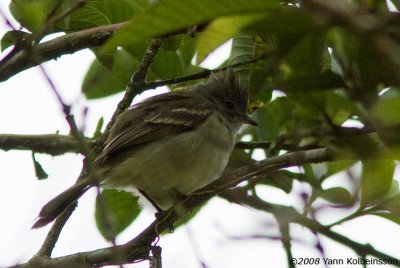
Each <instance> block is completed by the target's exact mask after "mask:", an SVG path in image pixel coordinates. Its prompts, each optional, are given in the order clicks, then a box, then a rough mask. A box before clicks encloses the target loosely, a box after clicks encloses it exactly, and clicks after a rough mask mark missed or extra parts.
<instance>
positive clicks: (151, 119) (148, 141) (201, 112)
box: [32, 70, 257, 228]
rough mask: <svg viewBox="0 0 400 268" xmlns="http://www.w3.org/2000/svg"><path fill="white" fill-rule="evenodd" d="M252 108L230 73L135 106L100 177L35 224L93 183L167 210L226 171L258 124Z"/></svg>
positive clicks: (119, 125)
mask: <svg viewBox="0 0 400 268" xmlns="http://www.w3.org/2000/svg"><path fill="white" fill-rule="evenodd" d="M247 105H248V90H247V88H246V87H245V85H244V84H243V83H241V82H240V80H239V78H238V77H237V75H235V73H234V72H233V70H228V71H225V72H218V73H211V75H210V77H209V79H208V80H207V81H205V82H200V83H197V84H195V85H193V86H190V87H188V88H187V89H186V90H184V91H180V92H168V93H164V94H160V95H156V96H153V97H150V98H147V99H145V100H143V101H141V102H139V103H137V104H135V105H133V106H131V107H130V108H129V109H128V110H126V111H124V112H122V113H121V114H120V115H119V116H118V117H117V119H116V121H115V123H114V124H113V126H112V127H111V129H110V132H109V136H108V138H107V139H106V141H105V145H104V149H103V150H102V151H101V152H100V153H99V154H98V155H97V156H95V157H94V160H93V165H92V167H91V170H95V174H96V176H95V177H96V179H93V177H94V176H90V175H89V176H85V177H84V178H83V179H80V180H78V181H77V183H76V184H74V185H73V186H71V187H70V188H68V189H67V190H65V191H64V192H62V193H61V194H59V195H57V196H56V197H55V198H53V199H52V200H50V201H49V202H48V203H47V204H46V205H45V206H44V207H43V208H42V209H41V211H40V213H39V216H38V217H37V219H36V221H35V223H34V224H33V226H32V228H40V227H43V226H45V225H47V224H48V223H50V222H52V221H53V220H54V219H55V218H56V217H57V216H58V215H59V214H60V213H61V212H62V211H63V210H64V209H65V208H66V207H68V205H69V204H71V203H73V202H75V201H76V200H77V199H78V198H80V196H82V195H83V193H85V192H86V191H87V190H88V189H89V188H90V187H92V186H94V185H100V186H101V187H104V188H114V189H119V190H124V191H128V192H132V193H135V194H136V193H137V192H139V193H140V195H143V196H144V197H145V198H146V199H147V200H148V201H150V203H151V204H152V205H153V206H154V207H155V208H156V209H157V210H158V211H165V210H168V209H169V208H171V207H173V206H174V205H175V204H176V203H177V202H178V201H179V200H182V197H184V196H188V195H190V194H191V193H193V192H194V191H196V190H198V189H200V188H202V187H204V186H206V185H208V184H210V183H211V182H213V181H215V180H216V179H217V178H218V177H219V176H220V175H221V174H222V172H223V171H224V169H225V167H226V166H227V163H228V160H229V157H230V154H231V153H232V150H233V148H234V145H235V140H236V136H237V133H238V131H239V129H240V127H241V125H242V124H249V125H254V126H256V125H257V123H256V122H255V121H254V120H253V119H252V118H250V117H249V116H248V115H247Z"/></svg>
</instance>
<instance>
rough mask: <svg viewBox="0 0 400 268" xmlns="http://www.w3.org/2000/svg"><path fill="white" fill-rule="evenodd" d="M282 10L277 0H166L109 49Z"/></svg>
mask: <svg viewBox="0 0 400 268" xmlns="http://www.w3.org/2000/svg"><path fill="white" fill-rule="evenodd" d="M280 7H281V4H280V1H278V0H269V1H265V0H237V1H230V0H219V1H215V0H202V1H198V0H164V1H159V2H158V3H156V4H155V5H153V6H152V7H151V8H149V9H148V10H146V11H145V12H143V13H141V14H140V15H138V16H137V17H135V18H134V19H133V20H132V23H131V24H130V25H128V26H127V27H125V28H124V29H122V30H121V31H119V32H118V34H117V35H116V36H115V37H114V38H112V39H111V40H110V41H109V42H108V44H107V45H106V47H107V49H109V48H110V47H116V46H118V45H122V46H126V45H129V44H131V43H135V42H138V41H141V40H144V39H147V38H150V37H155V36H163V35H165V34H168V33H171V32H174V31H177V30H181V29H184V28H185V27H188V26H191V25H197V24H202V23H207V22H209V21H211V20H213V19H215V18H218V17H222V16H229V15H237V14H246V13H251V12H263V11H268V10H271V9H279V8H280Z"/></svg>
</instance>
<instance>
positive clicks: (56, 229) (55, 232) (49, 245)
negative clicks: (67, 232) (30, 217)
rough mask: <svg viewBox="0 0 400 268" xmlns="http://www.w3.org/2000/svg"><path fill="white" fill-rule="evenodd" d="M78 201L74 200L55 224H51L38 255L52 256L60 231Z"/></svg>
mask: <svg viewBox="0 0 400 268" xmlns="http://www.w3.org/2000/svg"><path fill="white" fill-rule="evenodd" d="M76 205H77V203H76V202H74V203H72V204H71V205H69V206H68V207H67V208H66V209H65V210H64V211H63V213H61V214H60V216H59V217H58V218H57V219H56V221H55V222H54V224H53V225H52V226H51V228H50V231H49V233H48V234H47V236H46V238H45V240H44V242H43V244H42V246H41V247H40V249H39V251H38V252H37V253H36V255H37V256H40V257H41V256H45V257H50V256H51V253H52V251H53V249H54V247H55V246H56V243H57V240H58V237H59V236H60V233H61V231H62V229H63V228H64V225H65V223H66V222H67V220H68V219H69V217H70V216H71V215H72V213H73V212H74V210H75V208H76Z"/></svg>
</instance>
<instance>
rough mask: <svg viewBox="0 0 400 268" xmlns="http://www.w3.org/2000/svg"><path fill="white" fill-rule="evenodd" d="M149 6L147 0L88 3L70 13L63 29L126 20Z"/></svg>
mask: <svg viewBox="0 0 400 268" xmlns="http://www.w3.org/2000/svg"><path fill="white" fill-rule="evenodd" d="M148 6H149V3H148V1H147V0H119V1H114V0H102V1H94V0H92V1H88V3H87V4H86V5H85V6H84V7H82V8H80V9H78V10H77V11H76V12H74V13H72V14H71V15H70V16H69V17H68V18H67V19H66V21H67V23H66V28H65V30H68V31H76V30H81V29H86V28H91V27H96V26H100V25H105V24H112V23H117V22H122V21H127V20H128V19H130V18H132V17H133V16H134V15H135V14H136V13H138V12H140V11H142V10H143V9H145V8H146V7H148Z"/></svg>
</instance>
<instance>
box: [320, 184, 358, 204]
mask: <svg viewBox="0 0 400 268" xmlns="http://www.w3.org/2000/svg"><path fill="white" fill-rule="evenodd" d="M318 196H319V197H321V198H323V199H325V200H326V201H329V202H331V203H334V204H339V205H348V204H351V202H352V197H351V194H350V192H349V191H348V190H347V189H345V188H343V187H332V188H328V189H324V190H322V191H321V192H319V193H318Z"/></svg>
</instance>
